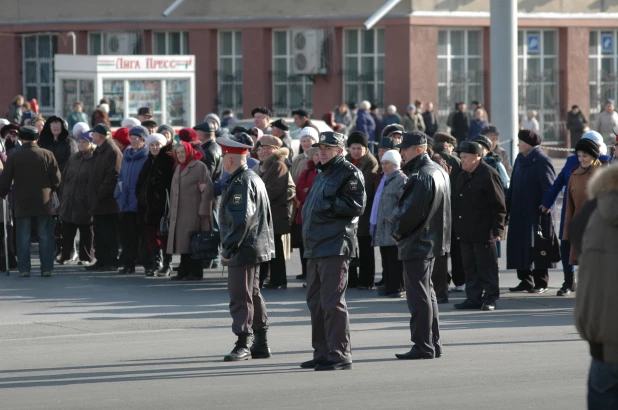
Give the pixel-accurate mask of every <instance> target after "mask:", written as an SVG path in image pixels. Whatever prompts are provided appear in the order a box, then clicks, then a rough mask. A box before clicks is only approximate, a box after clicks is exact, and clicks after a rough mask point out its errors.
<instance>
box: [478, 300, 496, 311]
mask: <svg viewBox="0 0 618 410" xmlns="http://www.w3.org/2000/svg"><path fill="white" fill-rule="evenodd" d="M481 310H484V311H485V312H493V311H494V310H496V302H485V303H483V306H482V307H481Z"/></svg>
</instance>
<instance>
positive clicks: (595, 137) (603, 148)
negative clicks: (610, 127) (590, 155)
mask: <svg viewBox="0 0 618 410" xmlns="http://www.w3.org/2000/svg"><path fill="white" fill-rule="evenodd" d="M582 138H585V139H589V140H592V141H594V142H596V143H597V144H598V145H599V151H600V152H601V155H607V145H605V142H604V141H603V137H602V136H601V134H599V133H598V132H596V131H588V132H587V133H585V134H584V135H583V136H582Z"/></svg>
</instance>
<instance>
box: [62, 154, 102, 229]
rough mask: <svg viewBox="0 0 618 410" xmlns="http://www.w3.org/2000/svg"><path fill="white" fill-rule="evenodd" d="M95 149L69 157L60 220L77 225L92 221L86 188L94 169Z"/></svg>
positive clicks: (65, 171) (64, 178) (65, 172)
mask: <svg viewBox="0 0 618 410" xmlns="http://www.w3.org/2000/svg"><path fill="white" fill-rule="evenodd" d="M93 155H94V152H93V151H90V152H87V153H85V154H84V153H82V152H76V153H75V154H73V156H72V157H71V158H70V159H69V162H68V163H67V167H66V168H65V170H64V177H63V182H64V183H63V185H64V193H63V195H62V199H61V200H60V220H61V221H64V222H70V223H72V224H76V225H87V224H91V223H92V215H91V214H90V210H89V209H88V201H87V200H86V189H87V187H88V178H89V177H90V172H91V170H92V156H93Z"/></svg>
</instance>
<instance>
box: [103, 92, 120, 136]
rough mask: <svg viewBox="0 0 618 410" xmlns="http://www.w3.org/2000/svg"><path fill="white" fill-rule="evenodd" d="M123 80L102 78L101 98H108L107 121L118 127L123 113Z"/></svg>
mask: <svg viewBox="0 0 618 410" xmlns="http://www.w3.org/2000/svg"><path fill="white" fill-rule="evenodd" d="M124 88H125V87H124V80H103V98H107V99H108V100H109V121H110V124H111V126H112V127H120V124H121V123H122V120H123V119H124V117H125V114H124Z"/></svg>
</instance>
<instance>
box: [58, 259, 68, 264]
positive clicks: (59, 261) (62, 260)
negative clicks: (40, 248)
mask: <svg viewBox="0 0 618 410" xmlns="http://www.w3.org/2000/svg"><path fill="white" fill-rule="evenodd" d="M56 263H57V264H58V265H68V264H69V260H68V259H56Z"/></svg>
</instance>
